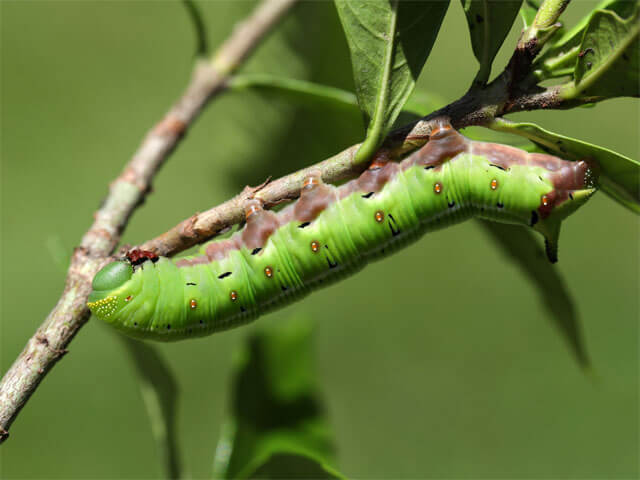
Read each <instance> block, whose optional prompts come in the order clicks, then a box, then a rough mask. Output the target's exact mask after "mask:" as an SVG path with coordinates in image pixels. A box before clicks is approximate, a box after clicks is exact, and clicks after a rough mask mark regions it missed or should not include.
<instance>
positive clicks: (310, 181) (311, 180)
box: [302, 175, 320, 190]
mask: <svg viewBox="0 0 640 480" xmlns="http://www.w3.org/2000/svg"><path fill="white" fill-rule="evenodd" d="M316 185H320V179H319V178H318V177H317V176H314V175H311V176H309V177H307V178H305V179H304V183H303V184H302V188H303V189H305V190H311V189H312V188H313V187H315V186H316Z"/></svg>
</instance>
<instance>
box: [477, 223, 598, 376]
mask: <svg viewBox="0 0 640 480" xmlns="http://www.w3.org/2000/svg"><path fill="white" fill-rule="evenodd" d="M478 222H479V223H480V224H481V225H482V226H483V227H484V229H485V231H486V232H487V233H488V234H489V235H490V236H491V238H492V239H493V240H494V241H495V242H497V244H498V246H499V248H500V251H501V252H503V253H504V254H505V255H507V256H508V257H509V259H511V260H512V261H513V262H514V263H515V264H516V265H518V266H519V267H520V268H519V270H520V271H521V272H523V273H525V274H526V275H527V276H528V277H529V279H530V280H531V282H532V283H533V284H534V285H535V287H536V290H537V291H538V292H539V294H540V296H541V297H542V300H543V302H544V306H545V308H546V309H547V311H548V312H549V314H550V315H551V316H552V318H553V321H554V324H555V326H556V327H557V328H558V329H559V330H560V333H561V334H562V335H563V336H564V338H565V339H566V341H567V343H568V344H569V346H570V348H571V350H572V352H573V354H574V355H575V357H576V359H577V361H578V363H579V364H580V366H581V367H582V368H583V369H585V370H589V369H590V360H589V355H588V353H587V350H586V347H585V345H584V340H583V339H582V334H581V328H580V321H579V318H578V314H577V312H576V308H575V306H574V302H573V299H572V298H571V295H570V294H569V291H568V290H567V287H566V285H565V283H564V281H563V279H562V277H561V276H560V274H559V273H558V271H557V270H556V269H555V268H554V266H553V265H552V264H551V263H549V262H548V261H547V259H546V257H545V255H544V253H543V250H542V249H541V248H540V246H539V242H538V241H537V240H536V238H535V236H534V233H533V231H532V230H530V229H527V228H523V227H522V226H520V225H508V224H505V223H496V222H489V221H487V220H478Z"/></svg>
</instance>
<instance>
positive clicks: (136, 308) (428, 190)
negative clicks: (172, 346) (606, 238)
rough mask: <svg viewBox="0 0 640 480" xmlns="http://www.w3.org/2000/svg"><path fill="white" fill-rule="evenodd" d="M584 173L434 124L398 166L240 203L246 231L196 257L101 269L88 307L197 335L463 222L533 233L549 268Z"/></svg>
mask: <svg viewBox="0 0 640 480" xmlns="http://www.w3.org/2000/svg"><path fill="white" fill-rule="evenodd" d="M594 177H595V176H594V173H593V169H592V168H591V167H590V166H589V164H588V163H587V162H585V161H580V162H569V161H566V160H562V159H560V158H557V157H553V156H550V155H544V154H538V153H527V152H525V151H523V150H519V149H516V148H513V147H509V146H504V145H499V144H491V143H483V142H474V141H471V140H469V139H467V138H465V137H463V136H462V135H460V134H459V133H458V132H456V131H455V130H454V129H453V128H451V126H449V125H448V124H442V125H440V126H439V127H438V128H436V129H434V131H433V132H432V134H431V137H430V139H429V142H428V143H427V144H426V145H425V146H424V147H423V148H422V149H420V150H419V151H417V152H415V153H414V154H412V155H410V156H409V157H407V158H405V159H404V160H403V161H402V162H399V163H397V162H374V163H373V164H372V165H371V166H370V167H369V169H368V170H366V171H365V172H364V173H363V174H362V175H361V176H360V177H359V178H357V179H355V180H352V181H350V182H348V183H346V184H344V185H342V186H340V187H334V186H332V185H327V184H324V183H323V182H322V180H321V178H320V172H319V171H318V172H315V173H312V174H310V175H309V176H308V177H307V179H306V180H305V182H304V186H303V188H302V190H301V195H300V198H299V199H298V200H297V201H296V202H295V203H293V204H292V205H289V206H288V207H286V208H285V209H283V210H282V211H280V212H278V213H274V212H271V211H268V210H264V209H263V208H262V204H261V202H260V201H258V200H256V199H253V200H249V201H248V202H247V203H246V205H245V213H246V220H247V221H246V226H245V227H244V228H243V229H242V230H241V231H239V232H237V233H236V234H234V235H233V236H231V237H230V238H229V239H226V240H217V241H213V242H210V243H208V244H206V245H204V246H203V248H202V250H201V252H200V254H199V255H197V256H190V257H184V258H180V259H177V260H170V259H168V258H165V257H160V258H158V257H155V256H154V255H152V254H151V255H149V254H146V255H145V253H144V252H143V253H142V254H140V252H137V254H136V255H130V256H129V260H122V261H116V262H113V263H110V264H109V265H107V266H105V267H104V268H103V269H102V270H100V272H98V274H97V275H96V276H95V278H94V280H93V292H92V293H91V295H90V297H89V302H88V306H89V308H90V309H91V311H92V312H93V314H94V315H95V316H96V317H98V318H100V319H102V320H104V321H106V322H108V323H110V324H111V325H113V326H114V327H115V328H117V329H119V330H120V331H122V332H124V333H126V334H128V335H131V336H134V337H138V338H143V339H153V340H165V341H171V340H180V339H183V338H190V337H195V336H202V335H208V334H211V333H213V332H216V331H219V330H223V329H227V328H230V327H233V326H236V325H239V324H242V323H245V322H247V321H250V320H252V319H254V318H256V317H258V316H259V315H261V314H263V313H265V312H267V311H270V310H273V309H274V308H277V307H280V306H282V305H285V304H288V303H290V302H292V301H294V300H296V299H298V298H300V297H302V296H304V295H306V294H307V293H308V292H310V291H311V290H313V289H314V288H316V287H317V286H320V285H326V284H328V283H329V282H333V281H335V280H337V279H339V278H341V277H343V276H346V275H349V274H352V273H354V272H355V271H357V270H359V269H360V268H362V267H364V265H365V264H366V263H367V262H369V261H371V260H374V259H377V258H379V257H381V256H384V255H388V254H389V253H391V252H393V251H395V250H397V249H398V248H401V247H402V246H404V245H406V244H407V243H409V242H411V241H414V240H416V239H417V238H419V237H420V236H421V235H422V234H424V233H425V232H428V231H431V230H435V229H438V228H443V227H446V226H449V225H452V224H455V223H458V222H461V221H463V220H466V219H468V218H471V217H474V216H475V217H482V218H486V219H490V220H494V221H498V222H506V223H515V224H522V225H528V226H530V227H533V228H534V229H535V230H537V231H538V232H540V233H541V234H542V235H543V236H544V237H545V240H546V242H545V243H546V251H547V256H548V257H549V260H550V261H552V262H555V261H556V260H557V242H558V235H559V229H560V223H561V221H562V220H563V219H564V218H566V217H567V216H568V215H569V214H571V213H572V212H573V211H574V210H576V209H577V208H578V207H579V206H580V205H582V204H584V203H585V202H586V201H587V199H588V198H589V197H590V196H591V195H592V194H593V193H594V191H595V188H594V181H595V178H594ZM145 257H148V258H150V259H151V260H154V261H146V262H145V261H144V260H146V258H145ZM141 261H142V263H141V264H140V265H137V264H138V263H140V262H141Z"/></svg>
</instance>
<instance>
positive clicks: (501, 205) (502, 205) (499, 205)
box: [496, 202, 504, 208]
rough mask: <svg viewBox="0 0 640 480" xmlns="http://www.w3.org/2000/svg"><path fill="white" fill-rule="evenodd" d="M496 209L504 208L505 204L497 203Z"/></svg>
mask: <svg viewBox="0 0 640 480" xmlns="http://www.w3.org/2000/svg"><path fill="white" fill-rule="evenodd" d="M496 207H498V208H502V207H504V203H500V202H498V203H496Z"/></svg>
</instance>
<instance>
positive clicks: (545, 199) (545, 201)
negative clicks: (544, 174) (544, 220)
mask: <svg viewBox="0 0 640 480" xmlns="http://www.w3.org/2000/svg"><path fill="white" fill-rule="evenodd" d="M542 206H543V207H548V206H549V197H547V196H546V195H543V196H542Z"/></svg>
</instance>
